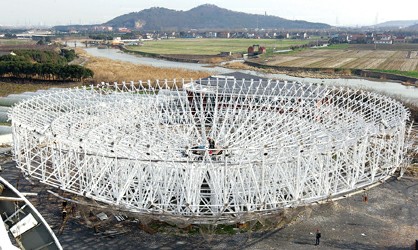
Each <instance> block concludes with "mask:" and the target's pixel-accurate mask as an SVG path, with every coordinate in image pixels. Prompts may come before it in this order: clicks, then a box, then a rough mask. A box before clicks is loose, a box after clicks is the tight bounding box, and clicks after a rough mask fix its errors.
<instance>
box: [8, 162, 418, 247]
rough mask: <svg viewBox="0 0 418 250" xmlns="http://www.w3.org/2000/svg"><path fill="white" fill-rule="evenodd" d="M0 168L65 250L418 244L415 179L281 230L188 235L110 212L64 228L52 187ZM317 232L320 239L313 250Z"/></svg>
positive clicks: (299, 216) (300, 216) (309, 210)
mask: <svg viewBox="0 0 418 250" xmlns="http://www.w3.org/2000/svg"><path fill="white" fill-rule="evenodd" d="M0 165H1V167H2V172H1V173H0V174H1V175H2V176H3V178H5V179H7V180H8V181H9V182H11V183H12V184H13V185H15V186H18V189H19V190H20V191H26V192H36V193H38V195H37V196H35V197H33V196H32V197H29V199H30V200H31V202H32V203H33V204H34V205H35V207H37V208H38V210H39V211H40V213H41V214H42V215H43V216H44V218H45V219H46V220H47V221H48V223H49V224H50V226H51V227H52V229H53V231H54V232H55V233H56V234H57V235H58V238H59V240H60V242H61V244H62V246H63V247H64V249H78V250H81V249H313V248H318V249H413V248H412V246H413V244H414V243H415V240H418V220H417V218H418V179H417V178H416V177H406V178H402V179H400V180H396V179H395V178H392V179H390V180H389V181H387V182H385V183H383V184H381V185H379V186H377V187H375V188H373V189H370V190H369V191H367V197H368V201H367V202H365V201H364V199H363V198H364V194H363V193H359V194H357V195H353V196H351V197H348V198H345V199H341V200H339V201H334V202H329V203H326V204H323V205H313V206H310V207H306V208H304V209H302V210H299V211H297V212H296V213H292V212H289V214H292V222H291V223H289V224H287V225H286V226H284V227H283V228H281V229H269V230H256V231H252V232H249V231H247V232H244V233H239V230H235V232H236V233H235V234H201V233H199V232H196V233H195V234H192V233H186V232H185V231H184V232H182V231H181V230H178V229H177V228H174V227H169V226H165V228H164V229H163V230H160V229H155V230H153V229H149V230H147V228H144V227H141V226H140V224H139V223H138V222H137V221H134V220H131V219H126V220H124V221H121V222H118V221H117V220H116V219H115V217H113V216H111V214H110V213H109V211H105V212H106V213H107V214H108V215H109V219H108V220H107V222H106V223H105V224H102V226H101V227H100V228H96V230H95V229H94V228H93V227H92V225H87V223H86V222H87V221H88V220H85V219H83V216H80V214H82V213H81V212H77V213H75V214H74V216H73V215H70V216H69V217H68V220H67V222H66V223H65V226H64V227H62V225H63V223H62V213H61V211H62V200H59V199H58V198H56V197H55V196H53V195H50V194H49V193H48V192H47V190H51V187H49V186H46V185H43V184H40V183H38V182H34V183H33V184H31V183H30V182H28V181H27V180H26V179H25V178H23V177H22V176H21V174H20V172H19V170H18V169H17V168H16V167H15V163H14V162H13V161H12V160H11V158H10V156H7V155H6V156H5V155H3V156H1V155H0ZM414 178H415V179H414ZM52 190H53V189H52ZM54 192H59V191H57V190H54ZM78 209H80V210H81V208H80V207H79V208H78ZM317 228H318V229H320V230H321V233H322V238H321V243H320V245H319V246H317V247H316V246H314V243H315V231H316V229H317ZM60 230H62V233H61V234H60V233H59V232H60ZM145 231H148V232H149V231H158V232H157V233H154V234H149V233H146V232H145Z"/></svg>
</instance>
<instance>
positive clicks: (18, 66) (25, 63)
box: [0, 49, 93, 81]
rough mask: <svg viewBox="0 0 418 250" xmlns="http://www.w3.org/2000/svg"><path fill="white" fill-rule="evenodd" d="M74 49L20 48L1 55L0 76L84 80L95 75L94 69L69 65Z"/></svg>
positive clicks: (73, 56) (72, 58)
mask: <svg viewBox="0 0 418 250" xmlns="http://www.w3.org/2000/svg"><path fill="white" fill-rule="evenodd" d="M75 58H76V54H75V52H74V50H66V49H63V50H61V51H59V52H58V51H54V50H50V51H48V50H45V51H44V50H18V51H14V52H13V53H11V54H9V55H3V56H0V77H12V78H23V79H34V80H55V81H56V80H59V81H82V80H83V79H85V78H90V77H93V71H92V70H90V69H87V68H84V67H82V66H79V65H68V62H70V61H72V60H74V59H75Z"/></svg>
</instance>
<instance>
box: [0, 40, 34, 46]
mask: <svg viewBox="0 0 418 250" xmlns="http://www.w3.org/2000/svg"><path fill="white" fill-rule="evenodd" d="M35 43H36V42H35V41H33V40H27V39H0V46H15V45H32V44H35Z"/></svg>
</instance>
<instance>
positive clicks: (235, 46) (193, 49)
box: [127, 38, 310, 55]
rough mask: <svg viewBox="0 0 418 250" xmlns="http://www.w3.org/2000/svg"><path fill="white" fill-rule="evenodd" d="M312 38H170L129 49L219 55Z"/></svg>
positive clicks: (285, 45)
mask: <svg viewBox="0 0 418 250" xmlns="http://www.w3.org/2000/svg"><path fill="white" fill-rule="evenodd" d="M309 41H310V40H289V39H286V40H278V39H221V38H212V39H208V38H202V39H168V40H159V41H144V44H143V45H142V46H127V48H128V49H129V50H134V51H141V52H147V53H156V54H163V55H174V54H183V55H217V54H219V53H220V52H221V51H230V52H232V53H247V49H248V47H249V46H251V45H253V44H259V45H260V46H264V47H266V49H267V51H273V50H281V49H288V48H289V47H290V46H292V45H300V44H306V43H308V42H309Z"/></svg>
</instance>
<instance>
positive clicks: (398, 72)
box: [371, 69, 418, 78]
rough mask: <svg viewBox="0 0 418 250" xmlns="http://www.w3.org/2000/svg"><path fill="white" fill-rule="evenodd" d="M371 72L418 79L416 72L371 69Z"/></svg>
mask: <svg viewBox="0 0 418 250" xmlns="http://www.w3.org/2000/svg"><path fill="white" fill-rule="evenodd" d="M371 71H373V72H381V73H389V74H395V75H401V76H408V77H414V78H418V71H401V70H384V69H372V70H371Z"/></svg>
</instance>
